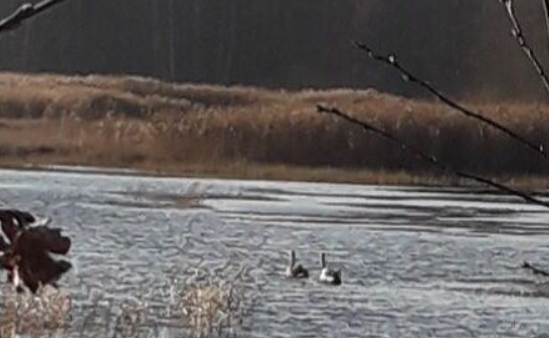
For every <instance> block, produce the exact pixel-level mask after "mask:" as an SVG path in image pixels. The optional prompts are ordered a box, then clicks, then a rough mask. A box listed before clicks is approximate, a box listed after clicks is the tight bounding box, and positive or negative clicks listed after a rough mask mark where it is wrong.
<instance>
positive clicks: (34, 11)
mask: <svg viewBox="0 0 549 338" xmlns="http://www.w3.org/2000/svg"><path fill="white" fill-rule="evenodd" d="M64 1H66V0H43V1H41V2H39V3H37V4H34V5H33V4H31V3H24V4H23V5H21V6H20V7H19V8H18V9H17V10H16V11H15V12H13V13H12V14H11V15H10V16H8V17H6V18H4V19H2V20H1V21H0V34H1V33H5V32H9V31H12V30H14V29H16V28H17V27H19V26H20V25H21V24H23V23H24V22H25V21H27V20H28V19H30V18H32V17H35V16H37V15H39V14H41V13H43V12H45V11H47V10H48V9H50V8H52V7H53V6H55V5H58V4H60V3H62V2H64Z"/></svg>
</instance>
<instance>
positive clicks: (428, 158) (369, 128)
mask: <svg viewBox="0 0 549 338" xmlns="http://www.w3.org/2000/svg"><path fill="white" fill-rule="evenodd" d="M317 110H318V112H319V113H326V114H329V115H333V116H336V117H338V118H341V119H343V120H345V121H347V122H349V123H352V124H354V125H356V126H358V127H360V128H361V129H362V130H364V131H366V132H372V133H374V134H377V135H379V136H381V137H383V138H385V139H386V140H388V141H390V142H392V143H393V144H395V145H397V146H398V147H400V149H401V150H402V151H405V152H409V153H411V154H412V155H414V156H416V157H417V158H418V159H420V160H422V161H424V162H426V163H428V164H431V165H432V166H434V167H435V168H437V169H438V170H440V171H442V172H445V173H449V174H453V175H455V176H457V177H460V178H464V179H467V180H470V181H474V182H477V183H482V184H485V185H488V186H490V187H492V188H496V189H497V190H499V191H502V192H505V193H507V194H511V195H514V196H517V197H520V198H522V199H523V200H525V201H527V202H530V203H533V204H537V205H540V206H543V207H546V208H549V203H547V202H545V201H542V200H540V199H538V198H535V197H533V196H531V195H529V194H527V193H524V192H521V191H518V190H515V189H513V188H510V187H507V186H505V185H503V184H501V183H498V182H495V181H492V180H490V179H487V178H484V177H481V176H478V175H475V174H471V173H468V172H465V171H460V170H455V169H452V168H451V167H450V166H448V165H447V164H446V163H444V162H442V161H440V160H439V159H438V158H436V157H435V156H432V155H428V154H426V153H425V152H423V151H422V150H421V149H419V148H417V147H415V146H413V145H411V144H409V143H406V142H405V141H403V140H401V139H399V138H397V137H396V136H394V135H392V134H391V133H389V132H387V131H385V130H383V129H382V128H380V127H377V126H375V125H373V124H371V123H368V122H365V121H361V120H359V119H357V118H355V117H353V116H352V115H350V114H348V113H345V112H343V111H341V110H339V109H337V108H332V107H325V106H322V105H318V106H317Z"/></svg>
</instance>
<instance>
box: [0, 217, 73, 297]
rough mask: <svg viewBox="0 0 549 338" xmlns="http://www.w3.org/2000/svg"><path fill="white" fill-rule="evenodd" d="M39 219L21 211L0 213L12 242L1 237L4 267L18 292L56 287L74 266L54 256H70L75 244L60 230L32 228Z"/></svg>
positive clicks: (5, 231)
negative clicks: (22, 284)
mask: <svg viewBox="0 0 549 338" xmlns="http://www.w3.org/2000/svg"><path fill="white" fill-rule="evenodd" d="M35 221H36V219H35V218H34V217H33V216H32V215H31V214H29V213H27V212H23V211H19V210H0V222H1V223H2V232H3V233H4V235H5V236H6V238H7V240H8V242H6V241H5V240H4V238H2V237H1V236H0V252H3V253H4V254H3V255H2V256H1V258H0V264H1V266H2V267H3V268H4V269H6V270H7V272H8V282H9V283H12V284H14V285H15V287H16V289H17V291H18V292H21V291H23V288H22V287H21V285H20V282H21V281H22V282H23V283H24V285H25V286H26V287H27V288H29V290H30V291H31V292H33V293H36V291H37V290H38V288H39V287H40V286H42V285H46V284H50V285H53V286H55V283H56V282H57V281H58V280H59V278H60V277H61V276H62V275H63V274H64V273H66V272H67V271H68V270H69V269H70V268H71V266H72V265H71V264H70V263H69V262H67V261H64V260H56V259H54V258H52V257H51V255H50V253H55V254H59V255H66V254H67V253H68V252H69V250H70V247H71V240H70V239H69V238H68V237H65V236H62V235H61V230H60V229H55V228H49V227H47V226H36V227H32V223H34V222H35Z"/></svg>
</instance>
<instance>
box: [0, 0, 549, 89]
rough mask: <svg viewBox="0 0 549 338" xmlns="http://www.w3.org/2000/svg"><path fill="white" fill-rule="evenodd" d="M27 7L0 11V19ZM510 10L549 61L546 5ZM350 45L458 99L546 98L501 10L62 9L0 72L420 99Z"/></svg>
mask: <svg viewBox="0 0 549 338" xmlns="http://www.w3.org/2000/svg"><path fill="white" fill-rule="evenodd" d="M22 2H24V1H23V0H4V1H2V2H0V13H5V14H6V15H7V14H8V13H10V12H11V11H12V10H14V9H15V8H17V6H18V5H20V4H21V3H22ZM517 5H518V14H519V15H520V18H521V19H522V20H523V21H524V26H525V31H526V33H527V37H528V38H529V39H530V40H532V42H533V45H534V46H536V48H537V50H538V52H539V53H540V56H541V57H542V59H543V60H549V55H548V50H549V48H548V47H549V44H548V42H547V41H546V37H545V36H544V35H543V34H544V32H545V29H544V28H543V17H542V7H541V2H540V1H533V0H532V1H530V0H519V1H517ZM352 39H360V40H363V41H366V42H368V43H369V44H370V45H371V46H373V47H375V48H377V49H379V50H380V51H383V52H392V51H394V52H396V53H397V54H398V55H399V58H400V60H401V62H403V63H405V64H406V65H407V67H408V68H410V69H413V70H414V71H415V72H416V73H417V74H419V75H421V76H422V77H424V78H426V79H428V80H430V81H431V82H434V83H436V84H438V85H439V86H440V87H441V88H442V89H444V90H445V91H448V92H450V93H452V94H454V95H460V96H462V97H466V98H472V99H479V98H486V97H489V98H493V97H497V98H502V97H506V98H511V99H515V98H532V97H538V98H539V97H542V91H541V86H539V84H538V82H537V80H536V75H535V73H534V72H533V71H532V70H531V69H530V68H529V64H528V63H527V61H526V60H525V58H524V56H523V55H522V54H521V52H520V50H519V48H518V47H517V45H516V42H515V41H514V40H513V38H512V37H511V36H510V34H509V25H508V21H507V18H506V16H505V15H504V11H503V8H502V7H501V5H500V4H499V3H498V1H497V0H484V1H479V0H445V1H440V0H416V1H402V0H337V1H334V0H224V1H220V0H117V1H115V0H69V1H68V2H67V3H66V4H63V5H61V6H60V8H58V9H56V10H54V11H53V12H52V13H49V14H48V15H45V16H43V17H41V18H39V19H37V20H34V21H33V22H31V23H30V24H28V25H26V26H25V27H23V28H22V29H20V30H18V31H16V32H14V33H12V34H11V35H10V36H7V37H4V38H3V39H2V40H1V41H0V50H1V51H2V53H0V69H3V70H14V71H30V72H44V71H45V72H63V73H80V74H87V73H114V74H119V73H131V74H140V75H146V76H154V77H159V78H162V79H164V80H173V81H181V82H209V83H220V84H227V85H230V84H249V85H260V86H266V87H284V88H302V87H349V86H353V87H372V86H373V87H376V88H379V89H381V90H387V91H391V92H396V93H400V94H407V95H417V94H419V93H420V92H419V91H418V89H417V88H414V87H410V85H408V84H405V83H402V82H401V81H400V79H399V78H398V76H397V75H396V74H394V73H393V72H392V71H390V70H388V69H386V68H384V67H382V66H380V65H378V64H375V63H373V62H371V61H370V60H368V59H367V58H366V57H365V56H364V55H363V54H362V53H361V52H360V51H358V50H356V49H355V48H354V47H353V46H352V44H351V41H352ZM548 66H549V64H548Z"/></svg>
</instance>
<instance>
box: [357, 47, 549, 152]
mask: <svg viewBox="0 0 549 338" xmlns="http://www.w3.org/2000/svg"><path fill="white" fill-rule="evenodd" d="M355 44H356V46H357V47H358V48H359V49H361V50H363V51H365V52H366V53H367V54H368V56H369V57H370V58H371V59H373V60H375V61H379V62H381V63H385V64H387V65H389V66H390V67H392V68H394V69H396V70H397V71H398V72H399V73H400V75H401V77H402V79H403V80H404V81H406V82H410V83H415V84H417V85H419V86H421V87H422V88H423V89H425V90H427V91H428V92H429V93H431V94H432V95H434V96H435V97H436V98H438V99H439V100H440V101H442V102H443V103H444V104H446V105H447V106H448V107H450V108H452V109H454V110H456V111H458V112H460V113H461V114H463V115H465V116H467V117H470V118H473V119H476V120H478V121H481V122H482V123H485V124H487V125H489V126H490V127H492V128H495V129H497V130H499V131H501V132H503V133H505V134H506V135H508V136H509V137H511V138H512V139H514V140H516V141H519V142H520V143H522V144H523V145H524V146H526V147H527V148H528V149H530V150H533V151H535V152H536V153H537V154H538V155H541V156H542V157H543V158H544V159H545V160H546V161H547V160H549V158H548V157H547V153H546V152H545V147H544V146H543V145H537V144H534V143H533V142H531V141H529V140H528V139H527V138H526V137H524V136H522V135H520V134H518V133H517V132H515V131H513V130H511V129H509V128H507V127H505V126H504V125H502V124H500V123H499V122H496V121H494V120H492V119H490V118H488V117H485V116H483V115H482V114H480V113H477V112H474V111H472V110H471V109H468V108H465V107H464V106H462V105H461V104H459V103H457V102H455V101H453V100H452V99H450V98H448V97H447V96H446V95H444V94H443V93H442V92H441V91H440V90H438V89H436V88H435V87H433V86H432V85H431V84H429V83H428V82H427V81H424V80H422V79H420V78H418V77H417V76H415V75H414V74H412V73H411V72H410V71H408V70H407V69H405V68H404V67H403V66H401V65H400V63H398V61H397V59H396V56H395V55H388V56H384V55H381V54H378V53H376V52H375V51H374V50H373V49H371V48H370V47H368V46H367V45H365V44H363V43H361V42H355Z"/></svg>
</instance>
